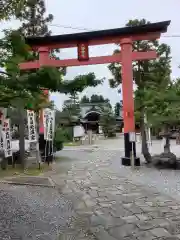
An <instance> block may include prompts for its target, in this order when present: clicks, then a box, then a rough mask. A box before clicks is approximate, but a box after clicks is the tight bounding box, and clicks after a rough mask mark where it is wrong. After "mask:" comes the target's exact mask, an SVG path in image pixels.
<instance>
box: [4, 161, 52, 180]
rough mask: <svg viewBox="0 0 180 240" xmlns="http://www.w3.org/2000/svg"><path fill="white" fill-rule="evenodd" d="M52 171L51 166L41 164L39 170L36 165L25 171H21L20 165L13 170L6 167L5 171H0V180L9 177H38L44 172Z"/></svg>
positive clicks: (10, 167)
mask: <svg viewBox="0 0 180 240" xmlns="http://www.w3.org/2000/svg"><path fill="white" fill-rule="evenodd" d="M51 170H52V166H51V165H50V166H48V165H47V164H45V163H44V164H41V169H38V165H33V166H31V167H29V168H28V169H26V170H23V169H22V168H21V166H20V165H16V167H15V168H12V166H8V168H7V169H6V170H2V169H0V178H5V177H11V176H39V175H40V174H43V173H44V172H48V171H51Z"/></svg>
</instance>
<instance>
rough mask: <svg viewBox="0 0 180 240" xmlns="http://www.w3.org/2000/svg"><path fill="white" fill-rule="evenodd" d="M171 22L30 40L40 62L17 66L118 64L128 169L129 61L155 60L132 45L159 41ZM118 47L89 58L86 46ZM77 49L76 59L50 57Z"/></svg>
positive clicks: (151, 53) (131, 111)
mask: <svg viewBox="0 0 180 240" xmlns="http://www.w3.org/2000/svg"><path fill="white" fill-rule="evenodd" d="M169 24H170V21H164V22H158V23H151V24H146V25H141V26H135V27H125V28H118V29H110V30H101V31H94V32H83V33H75V34H66V35H57V36H47V37H29V38H26V43H27V44H28V45H29V46H31V48H32V49H33V50H34V51H38V52H39V60H37V61H33V62H25V63H21V64H20V69H21V70H27V69H29V70H30V69H38V68H40V67H42V66H53V67H70V66H83V65H84V66H85V65H92V64H107V63H116V62H120V63H121V65H122V72H121V74H122V94H123V119H124V146H125V157H123V158H122V164H123V165H128V166H129V165H130V164H131V160H130V157H131V156H130V154H131V152H132V144H131V143H130V139H129V136H130V133H134V132H135V120H134V99H133V71H132V61H138V60H148V59H155V58H156V57H157V55H156V52H155V51H148V52H135V51H134V52H132V43H133V41H140V40H155V39H158V38H160V35H161V33H164V32H166V31H167V28H168V26H169ZM112 43H115V44H120V46H121V52H120V53H119V54H115V55H111V56H100V57H89V46H94V45H101V44H112ZM72 47H77V49H78V58H77V59H65V60H55V59H52V58H50V57H49V51H50V50H52V49H58V48H72ZM133 144H134V145H133V150H134V151H133V152H134V158H135V165H140V160H139V158H136V148H135V142H134V143H133Z"/></svg>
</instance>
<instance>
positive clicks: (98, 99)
mask: <svg viewBox="0 0 180 240" xmlns="http://www.w3.org/2000/svg"><path fill="white" fill-rule="evenodd" d="M90 102H91V103H108V102H109V99H107V98H104V97H103V96H102V95H97V94H93V95H92V96H91V99H90Z"/></svg>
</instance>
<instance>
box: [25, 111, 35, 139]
mask: <svg viewBox="0 0 180 240" xmlns="http://www.w3.org/2000/svg"><path fill="white" fill-rule="evenodd" d="M27 120H28V133H29V134H28V135H29V138H28V139H29V142H36V141H37V134H36V121H35V113H34V111H32V110H27Z"/></svg>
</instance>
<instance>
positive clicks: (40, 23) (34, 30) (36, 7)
mask: <svg viewBox="0 0 180 240" xmlns="http://www.w3.org/2000/svg"><path fill="white" fill-rule="evenodd" d="M45 13H46V7H45V1H44V0H27V3H26V7H25V9H24V10H23V11H21V12H19V14H18V16H17V17H18V19H19V20H20V21H21V22H22V26H21V28H20V30H21V32H22V33H23V35H24V36H26V37H27V36H47V35H50V34H51V31H49V29H48V23H51V22H52V21H53V15H52V14H49V15H48V16H47V17H46V16H45Z"/></svg>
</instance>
